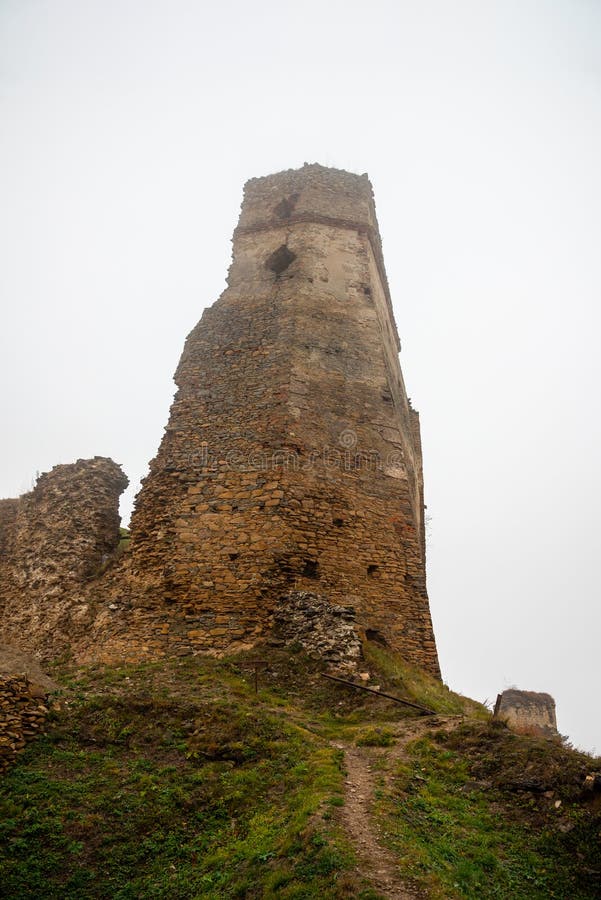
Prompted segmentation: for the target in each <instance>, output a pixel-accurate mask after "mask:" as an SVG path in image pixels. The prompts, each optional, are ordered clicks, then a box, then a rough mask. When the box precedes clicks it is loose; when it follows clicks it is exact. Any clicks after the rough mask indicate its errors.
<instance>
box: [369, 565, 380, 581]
mask: <svg viewBox="0 0 601 900" xmlns="http://www.w3.org/2000/svg"><path fill="white" fill-rule="evenodd" d="M378 569H379V566H377V565H376V564H375V563H372V564H371V565H369V566H368V567H367V574H368V575H370V576H371V577H372V578H373V577H374V575H376V574H377V572H378Z"/></svg>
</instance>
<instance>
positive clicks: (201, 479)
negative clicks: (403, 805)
mask: <svg viewBox="0 0 601 900" xmlns="http://www.w3.org/2000/svg"><path fill="white" fill-rule="evenodd" d="M233 245H234V246H233V261H232V265H231V268H230V271H229V277H228V287H227V289H226V290H225V292H224V293H223V294H222V296H221V297H220V298H219V300H218V301H217V302H216V303H215V304H214V305H213V306H212V307H210V308H209V309H207V310H206V311H205V312H204V314H203V316H202V319H201V321H200V322H199V323H198V325H197V326H196V327H195V328H194V329H193V331H192V332H191V334H190V335H189V337H188V339H187V341H186V345H185V348H184V352H183V355H182V358H181V361H180V363H179V366H178V369H177V372H176V376H175V380H176V383H177V386H178V391H177V394H176V396H175V400H174V402H173V406H172V408H171V414H170V419H169V424H168V426H167V428H166V432H165V436H164V438H163V441H162V443H161V446H160V449H159V452H158V455H157V456H156V458H155V459H154V461H153V462H152V464H151V469H150V474H149V476H148V477H147V478H146V480H145V482H144V485H143V488H142V491H141V492H140V494H139V495H138V499H137V503H136V509H135V512H134V516H133V519H132V528H131V532H132V550H131V562H130V563H129V565H130V567H131V568H130V571H131V576H132V577H133V578H134V579H135V578H136V577H142V578H143V580H144V583H145V585H146V592H147V595H148V597H149V598H150V597H152V600H150V599H149V600H148V603H149V604H150V605H154V612H155V613H157V612H158V611H159V610H160V612H161V621H160V622H158V623H155V627H156V629H157V630H158V631H159V632H160V634H161V636H162V637H161V639H162V641H163V643H165V644H168V643H169V642H170V640H171V638H170V637H169V635H170V634H171V635H172V637H173V639H174V640H175V636H176V634H177V642H178V646H181V645H182V642H183V644H184V645H189V646H190V648H193V649H197V650H200V651H203V650H209V651H211V650H212V651H214V650H220V649H223V650H227V649H232V650H233V649H236V648H237V647H241V646H245V645H248V644H249V643H253V642H254V641H255V640H257V639H258V638H260V637H261V636H262V635H263V634H264V633H265V632H266V631H267V630H268V627H269V617H270V615H271V613H272V612H273V609H274V606H275V604H276V603H277V602H278V599H279V598H281V597H282V596H283V595H284V594H285V593H286V592H287V591H289V590H291V589H294V588H296V589H298V590H303V589H304V590H311V591H316V592H318V593H320V594H322V595H324V596H325V597H327V598H328V600H329V601H330V602H332V603H339V604H343V605H347V606H349V605H350V606H353V607H354V608H355V610H356V614H357V622H358V624H359V626H360V628H361V629H362V631H363V633H364V635H365V636H366V638H367V639H371V640H375V641H379V642H381V643H386V644H388V645H390V646H391V647H393V648H395V649H397V650H399V651H400V652H401V653H403V654H404V656H405V657H406V658H407V659H408V660H410V661H411V662H413V663H415V664H417V665H419V666H421V667H423V668H426V669H428V670H429V671H430V672H432V673H434V674H438V672H439V669H438V660H437V654H436V647H435V643H434V636H433V632H432V624H431V620H430V613H429V607H428V598H427V593H426V583H425V548H424V522H423V484H422V459H421V447H420V434H419V418H418V414H417V413H416V412H415V410H413V409H412V408H411V405H410V403H409V401H408V399H407V394H406V391H405V386H404V383H403V377H402V374H401V370H400V367H399V362H398V351H399V340H398V335H397V331H396V327H395V323H394V318H393V313H392V306H391V301H390V296H389V291H388V284H387V280H386V274H385V271H384V263H383V258H382V250H381V244H380V235H379V232H378V224H377V221H376V216H375V208H374V202H373V195H372V189H371V185H370V182H369V180H368V179H367V176H365V175H363V176H357V175H352V174H349V173H347V172H343V171H338V170H335V169H327V168H323V167H321V166H318V165H305V166H304V167H303V168H302V169H300V170H296V171H286V172H281V173H279V174H277V175H271V176H268V177H266V178H255V179H252V180H251V181H249V182H248V183H247V185H246V187H245V194H244V202H243V205H242V212H241V216H240V221H239V224H238V227H237V228H236V231H235V233H234V241H233Z"/></svg>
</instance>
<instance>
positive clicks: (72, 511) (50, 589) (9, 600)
mask: <svg viewBox="0 0 601 900" xmlns="http://www.w3.org/2000/svg"><path fill="white" fill-rule="evenodd" d="M127 483H128V481H127V478H126V477H125V475H124V474H123V471H122V470H121V468H120V466H118V465H117V464H116V463H114V462H113V461H112V460H111V459H107V458H105V457H101V456H96V457H94V459H79V460H78V461H77V462H76V463H73V464H72V465H61V466H55V467H54V468H53V469H52V471H50V472H47V473H46V474H44V475H41V476H40V477H39V478H38V480H37V483H36V485H35V487H34V488H33V490H32V491H30V492H29V493H27V494H24V495H23V496H22V497H19V498H18V499H17V500H1V501H0V633H1V634H2V638H3V640H6V641H7V642H9V643H15V644H17V645H18V646H19V647H21V648H23V649H27V650H38V651H39V650H41V649H43V648H45V647H46V645H48V644H49V645H50V646H51V647H52V648H54V649H58V648H59V647H62V646H68V645H69V643H70V642H71V640H72V639H73V638H74V637H75V633H76V629H74V627H73V622H72V619H71V617H70V615H69V611H70V610H71V609H72V607H73V605H74V604H77V603H78V602H79V601H81V598H82V592H83V589H84V587H85V585H86V583H87V582H88V580H89V579H90V578H92V577H93V576H94V575H96V574H98V573H99V572H100V570H101V569H102V566H103V564H104V563H105V562H106V561H107V560H108V559H109V558H110V557H111V555H112V554H113V553H114V551H115V549H116V547H117V545H118V543H119V539H120V533H119V525H120V517H119V497H120V495H121V493H122V491H123V490H124V489H125V488H126V487H127Z"/></svg>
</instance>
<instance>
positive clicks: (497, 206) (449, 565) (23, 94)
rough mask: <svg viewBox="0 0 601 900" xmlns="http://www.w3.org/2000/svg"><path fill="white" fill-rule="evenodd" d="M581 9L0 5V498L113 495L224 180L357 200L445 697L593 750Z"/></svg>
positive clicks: (135, 443) (205, 292)
mask: <svg viewBox="0 0 601 900" xmlns="http://www.w3.org/2000/svg"><path fill="white" fill-rule="evenodd" d="M600 160H601V5H600V4H599V3H598V2H597V0H563V2H559V0H557V2H553V0H499V2H494V0H489V2H487V0H473V2H469V0H453V2H447V0H429V2H428V0H411V2H409V0H406V2H403V0H391V2H386V0H372V2H370V3H369V4H366V3H364V2H358V0H344V2H328V0H320V2H315V0H305V2H304V3H303V4H300V3H295V4H292V3H287V2H285V0H278V2H275V0H273V2H271V0H258V2H255V3H247V2H243V0H229V2H228V0H225V2H220V3H218V4H214V3H212V2H211V3H205V2H202V0H197V2H193V0H187V2H186V0H179V2H178V0H164V2H158V0H156V2H152V0H113V2H111V0H98V2H93V0H0V197H1V198H2V199H1V201H0V246H1V248H2V261H1V265H0V297H1V301H2V311H3V315H2V329H1V332H0V366H1V377H2V390H1V392H0V421H1V423H2V443H1V468H0V496H16V495H18V494H19V493H22V492H23V491H25V490H28V489H29V488H30V487H31V484H32V480H33V478H34V477H35V473H36V471H46V470H48V469H49V468H51V467H52V466H53V465H55V464H56V463H62V462H71V461H73V460H75V459H77V458H78V457H89V456H93V455H94V454H101V455H107V456H112V457H113V458H114V459H116V460H117V461H118V462H120V463H122V465H123V466H124V468H125V470H126V472H127V474H128V476H129V478H130V479H131V482H132V486H131V488H130V490H129V491H128V494H127V496H126V499H125V502H124V505H123V513H124V516H125V518H126V519H127V518H128V517H129V511H130V509H131V505H132V501H133V496H134V494H135V492H136V491H137V488H138V482H139V478H140V477H141V476H142V475H143V474H144V473H145V470H146V466H147V463H148V461H149V460H150V459H151V458H152V456H154V454H155V452H156V449H157V447H158V443H159V440H160V437H161V434H162V428H163V426H164V425H165V424H166V422H167V415H168V409H169V405H170V402H171V398H172V395H173V392H174V385H173V382H172V375H173V372H174V370H175V366H176V364H177V361H178V358H179V355H180V353H181V350H182V347H183V342H184V338H185V336H186V334H187V333H188V331H189V330H190V329H191V328H192V326H193V325H194V324H195V323H196V321H197V320H198V319H199V318H200V315H201V312H202V309H203V308H204V307H205V306H207V305H209V304H211V303H212V302H213V301H214V300H215V299H217V297H218V295H219V294H220V292H221V291H222V290H223V288H224V279H225V275H226V272H227V267H228V265H229V259H230V237H231V233H232V230H233V228H234V227H235V224H236V220H237V216H238V212H239V206H240V202H241V197H242V186H243V183H244V181H245V180H246V179H247V178H249V177H252V176H255V175H262V174H268V173H270V172H274V171H278V170H280V169H284V168H290V167H296V166H300V165H302V164H303V162H304V161H308V162H321V163H322V164H324V165H334V166H338V167H341V168H346V169H349V170H351V171H355V172H359V173H360V172H365V171H367V172H368V173H369V175H370V177H371V180H372V182H373V185H374V190H375V196H376V204H377V210H378V217H379V221H380V229H381V232H382V237H383V243H384V257H385V261H386V266H387V271H388V276H389V280H390V286H391V291H392V297H393V301H394V305H395V312H396V317H397V323H398V327H399V332H400V335H401V341H402V344H403V351H402V354H401V365H402V367H403V372H404V375H405V380H406V383H407V388H408V392H409V394H410V396H411V397H412V400H413V403H414V405H415V406H416V407H417V408H418V409H419V410H420V413H421V417H422V430H423V434H422V437H423V445H424V455H425V483H426V502H427V504H428V512H429V514H430V515H431V518H432V524H431V538H430V547H429V591H430V598H431V607H432V614H433V618H434V626H435V630H436V635H437V640H438V645H439V652H440V657H441V664H442V668H443V673H444V677H445V680H446V681H447V683H448V684H449V685H450V686H451V687H452V688H454V689H456V690H460V691H463V692H464V693H467V694H469V695H470V696H473V697H475V698H477V699H480V700H484V699H485V698H488V699H489V700H494V698H495V696H496V694H497V692H498V691H500V690H502V689H503V688H505V687H508V686H511V685H516V686H518V687H521V688H524V689H529V690H546V691H549V692H551V693H552V694H553V695H554V696H555V698H556V700H557V711H558V721H559V727H560V730H561V731H562V732H563V733H567V734H569V735H570V737H571V738H572V740H573V741H574V742H575V743H576V744H578V745H580V746H582V747H584V748H585V749H588V750H593V749H596V752H601V725H600V724H599V718H598V713H597V708H598V696H599V688H600V686H601V685H600V679H599V673H598V648H599V634H600V632H601V615H600V612H599V573H598V569H599V565H600V561H601V552H600V551H601V547H600V537H599V534H600V529H599V511H600V509H601V496H600V493H601V491H600V481H601V476H600V474H599V459H600V457H601V452H600V451H601V434H600V409H599V406H600V404H599V393H598V391H599V384H600V381H601V379H600V374H601V373H600V368H601V364H600V354H599V318H600V314H599V294H600V286H601V252H600V247H601V214H600V209H601V169H600V164H599V161H600Z"/></svg>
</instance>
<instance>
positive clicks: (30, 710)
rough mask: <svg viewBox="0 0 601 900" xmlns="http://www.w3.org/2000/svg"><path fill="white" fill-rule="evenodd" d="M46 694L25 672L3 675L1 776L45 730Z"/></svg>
mask: <svg viewBox="0 0 601 900" xmlns="http://www.w3.org/2000/svg"><path fill="white" fill-rule="evenodd" d="M45 701H46V694H45V692H44V691H42V690H41V689H40V688H39V687H36V686H35V685H33V684H31V682H30V681H28V679H27V678H26V677H25V676H24V675H2V674H0V775H2V774H3V773H4V772H5V771H6V770H7V769H8V768H9V767H10V766H11V765H12V763H14V762H15V761H16V759H17V756H18V755H19V753H21V752H22V751H23V750H24V749H25V747H26V745H27V744H28V742H29V741H31V740H32V739H33V738H34V737H36V735H38V734H39V733H40V732H41V731H43V729H44V724H45V721H46V716H47V715H48V707H47V706H46V702H45Z"/></svg>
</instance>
